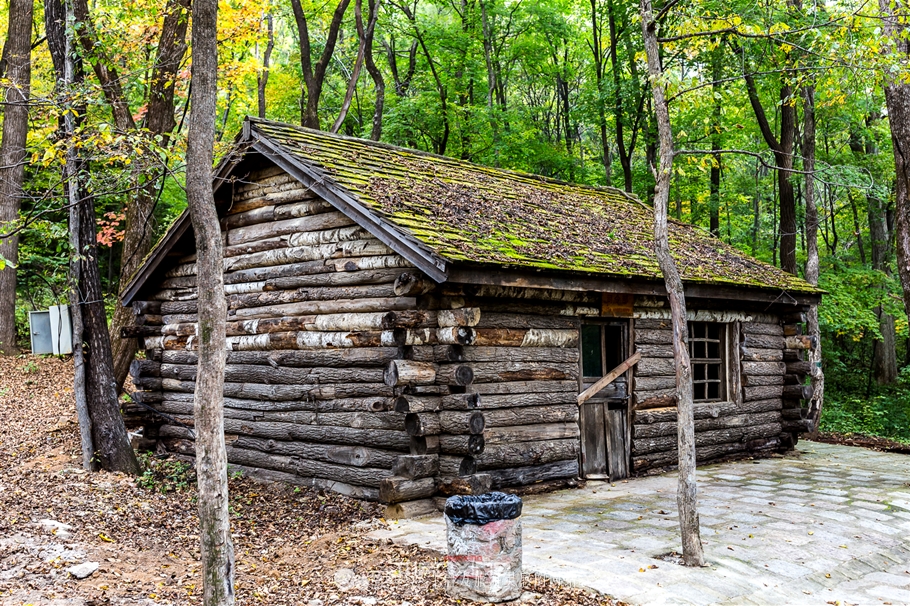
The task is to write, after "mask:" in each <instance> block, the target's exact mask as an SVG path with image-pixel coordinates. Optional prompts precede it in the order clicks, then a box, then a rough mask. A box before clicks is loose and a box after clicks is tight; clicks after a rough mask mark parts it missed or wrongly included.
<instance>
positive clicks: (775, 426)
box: [632, 421, 781, 457]
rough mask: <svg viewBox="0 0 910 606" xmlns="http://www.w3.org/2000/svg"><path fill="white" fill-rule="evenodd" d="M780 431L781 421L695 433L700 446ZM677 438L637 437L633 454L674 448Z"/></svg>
mask: <svg viewBox="0 0 910 606" xmlns="http://www.w3.org/2000/svg"><path fill="white" fill-rule="evenodd" d="M780 432H781V424H780V422H779V421H778V422H772V423H765V424H762V425H749V426H745V427H731V428H727V429H716V430H711V431H702V432H697V433H696V434H695V445H696V447H698V446H710V445H713V444H727V443H730V442H743V443H745V442H747V441H749V440H755V439H757V438H762V437H768V436H776V435H777V434H779V433H780ZM676 440H677V437H676V435H675V434H674V435H667V436H660V437H654V438H635V439H633V440H632V455H633V457H637V456H639V455H643V454H649V453H654V452H661V451H669V450H673V449H675V448H676Z"/></svg>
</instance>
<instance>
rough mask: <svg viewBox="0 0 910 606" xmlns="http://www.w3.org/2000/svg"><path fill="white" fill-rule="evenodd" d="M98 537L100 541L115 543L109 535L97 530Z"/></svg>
mask: <svg viewBox="0 0 910 606" xmlns="http://www.w3.org/2000/svg"><path fill="white" fill-rule="evenodd" d="M98 538H100V539H101V540H102V541H104V542H106V543H116V541H115V540H114V539H112V538H110V537H109V536H107V535H106V534H104V533H103V532H99V533H98Z"/></svg>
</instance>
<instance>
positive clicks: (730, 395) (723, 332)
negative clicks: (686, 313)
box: [686, 320, 742, 404]
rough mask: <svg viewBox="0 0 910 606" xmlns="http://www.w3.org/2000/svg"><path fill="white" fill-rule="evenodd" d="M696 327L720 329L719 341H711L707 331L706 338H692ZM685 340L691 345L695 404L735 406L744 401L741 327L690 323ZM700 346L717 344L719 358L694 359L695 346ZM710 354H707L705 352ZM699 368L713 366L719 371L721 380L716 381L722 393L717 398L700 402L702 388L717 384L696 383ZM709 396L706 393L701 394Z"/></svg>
mask: <svg viewBox="0 0 910 606" xmlns="http://www.w3.org/2000/svg"><path fill="white" fill-rule="evenodd" d="M693 325H696V326H697V325H701V326H717V327H718V328H719V335H718V337H717V338H716V339H713V338H710V334H709V333H708V332H707V331H706V332H704V333H703V334H704V335H705V336H704V337H698V336H695V337H694V338H693V336H692V335H693ZM686 331H687V332H686V337H687V339H688V342H689V355H690V365H691V368H692V386H693V390H692V391H693V394H692V395H693V402H695V403H699V404H716V403H718V402H734V403H738V402H740V401H741V400H742V397H741V393H740V392H741V391H742V390H741V386H740V381H739V361H740V358H739V355H738V351H737V347H736V343H737V341H738V334H739V323H738V322H712V321H705V320H690V321H688V322H686ZM698 342H708V343H717V344H718V356H719V357H718V358H712V357H705V358H697V357H695V348H694V347H693V343H698ZM705 353H707V351H705ZM699 364H704V365H706V366H707V365H708V364H714V365H716V366H717V367H718V369H719V379H718V380H717V381H716V382H717V384H718V385H719V389H720V393H719V394H718V397H717V398H699V397H698V389H699V386H700V385H704V384H706V383H708V382H714V380H711V379H707V376H709V375H708V374H707V371H706V374H705V376H706V378H705V379H701V380H700V379H696V376H697V372H696V365H699ZM702 393H703V394H705V395H707V394H706V392H704V391H703V392H702Z"/></svg>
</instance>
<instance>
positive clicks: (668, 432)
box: [632, 410, 781, 440]
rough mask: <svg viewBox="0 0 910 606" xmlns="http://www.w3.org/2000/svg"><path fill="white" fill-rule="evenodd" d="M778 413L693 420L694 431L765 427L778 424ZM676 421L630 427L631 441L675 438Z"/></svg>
mask: <svg viewBox="0 0 910 606" xmlns="http://www.w3.org/2000/svg"><path fill="white" fill-rule="evenodd" d="M780 419H781V415H780V411H777V410H773V411H769V412H763V413H757V414H756V413H748V414H739V415H724V416H718V417H707V418H698V419H695V431H696V433H698V432H704V431H713V430H718V429H731V428H735V427H750V426H753V425H766V424H768V423H775V422H780ZM676 433H677V426H676V421H670V422H664V423H650V424H638V423H636V424H635V425H633V426H632V439H633V440H639V439H644V438H656V437H661V436H673V437H676Z"/></svg>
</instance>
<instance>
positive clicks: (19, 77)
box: [0, 0, 34, 355]
mask: <svg viewBox="0 0 910 606" xmlns="http://www.w3.org/2000/svg"><path fill="white" fill-rule="evenodd" d="M33 5H34V2H33V1H32V0H10V3H9V30H8V33H7V39H6V44H5V45H4V47H3V63H4V64H5V66H6V74H4V75H5V77H6V78H7V79H8V84H7V83H4V85H3V89H4V100H5V102H6V106H5V109H4V115H3V135H2V139H0V263H3V264H4V265H5V267H2V268H0V354H7V355H13V354H15V353H17V352H18V349H17V347H16V264H17V263H18V262H19V259H18V250H19V236H18V235H17V234H11V235H9V236H6V237H2V235H3V234H4V233H7V232H11V231H14V229H15V222H16V221H17V220H18V218H19V206H20V203H21V200H22V181H23V179H24V178H25V161H26V158H25V145H26V139H27V137H28V101H29V91H30V87H31V79H32V63H31V52H32V39H31V34H32V12H33Z"/></svg>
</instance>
